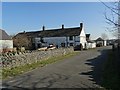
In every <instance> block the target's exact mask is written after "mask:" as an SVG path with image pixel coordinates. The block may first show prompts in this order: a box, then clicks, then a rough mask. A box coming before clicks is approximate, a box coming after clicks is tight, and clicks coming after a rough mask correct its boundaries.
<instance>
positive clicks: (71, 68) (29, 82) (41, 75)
mask: <svg viewBox="0 0 120 90" xmlns="http://www.w3.org/2000/svg"><path fill="white" fill-rule="evenodd" d="M109 49H111V47H102V48H97V49H93V50H86V51H81V52H79V54H78V55H77V56H74V57H71V58H68V59H65V60H62V61H58V62H56V63H53V64H49V65H47V66H45V67H42V68H38V69H35V70H33V71H31V72H28V73H26V74H23V75H20V76H17V77H15V78H12V79H9V80H5V81H3V86H5V87H7V88H11V89H12V88H17V89H22V90H24V89H37V88H44V87H45V88H46V87H47V88H97V87H98V88H99V87H101V86H100V85H99V83H100V81H101V72H102V65H103V63H104V62H105V60H106V57H107V51H108V50H109Z"/></svg>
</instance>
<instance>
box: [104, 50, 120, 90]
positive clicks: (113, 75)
mask: <svg viewBox="0 0 120 90" xmlns="http://www.w3.org/2000/svg"><path fill="white" fill-rule="evenodd" d="M118 68H119V67H118V63H117V61H116V59H115V55H114V53H113V52H112V51H110V52H109V54H108V60H107V61H106V63H105V65H104V71H103V81H102V86H103V87H105V88H106V89H107V90H120V85H119V84H120V76H119V72H118Z"/></svg>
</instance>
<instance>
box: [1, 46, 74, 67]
mask: <svg viewBox="0 0 120 90" xmlns="http://www.w3.org/2000/svg"><path fill="white" fill-rule="evenodd" d="M70 52H73V48H59V49H54V50H48V51H32V52H27V53H21V52H20V53H19V54H17V53H16V54H12V53H10V54H3V55H1V56H0V58H1V64H2V68H13V67H17V66H20V65H25V64H31V63H34V62H38V61H41V60H45V59H48V58H50V57H55V56H60V55H64V54H67V53H70Z"/></svg>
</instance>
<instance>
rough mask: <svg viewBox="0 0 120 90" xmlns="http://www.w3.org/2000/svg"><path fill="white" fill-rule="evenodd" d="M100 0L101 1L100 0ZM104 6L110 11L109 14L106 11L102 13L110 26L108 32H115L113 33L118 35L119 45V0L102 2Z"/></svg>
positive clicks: (119, 41)
mask: <svg viewBox="0 0 120 90" xmlns="http://www.w3.org/2000/svg"><path fill="white" fill-rule="evenodd" d="M101 2H102V1H101ZM102 3H103V4H104V5H105V6H106V8H107V9H108V10H109V11H111V15H109V14H108V13H107V12H105V13H104V16H105V19H106V23H108V24H109V25H110V26H112V29H111V27H110V28H108V29H109V31H110V32H113V31H114V32H117V33H114V35H115V34H116V36H117V37H118V44H119V45H120V0H117V1H115V2H111V3H109V5H108V4H106V3H104V2H102Z"/></svg>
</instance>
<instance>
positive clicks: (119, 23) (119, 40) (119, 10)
mask: <svg viewBox="0 0 120 90" xmlns="http://www.w3.org/2000/svg"><path fill="white" fill-rule="evenodd" d="M118 49H119V51H120V0H118Z"/></svg>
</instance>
